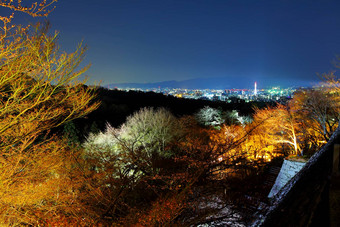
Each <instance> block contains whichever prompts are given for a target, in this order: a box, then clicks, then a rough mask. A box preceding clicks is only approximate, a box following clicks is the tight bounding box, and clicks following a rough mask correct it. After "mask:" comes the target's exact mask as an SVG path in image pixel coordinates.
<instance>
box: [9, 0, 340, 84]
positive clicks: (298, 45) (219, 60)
mask: <svg viewBox="0 0 340 227" xmlns="http://www.w3.org/2000/svg"><path fill="white" fill-rule="evenodd" d="M339 12H340V1H338V0H327V1H326V0H315V1H304V0H302V1H296V0H285V1H283V0H277V1H272V0H262V1H261V0H259V1H253V0H242V1H239V0H212V1H204V0H186V1H179V0H166V1H156V0H146V1H136V0H114V1H105V0H102V1H98V2H95V3H94V1H90V0H65V1H59V2H57V3H56V9H55V10H54V11H53V12H52V13H51V14H50V15H49V17H48V18H47V19H48V20H49V21H50V22H51V24H52V29H56V30H58V31H59V32H60V38H59V40H60V44H61V49H62V50H65V51H67V52H71V51H72V50H75V48H76V45H77V43H79V42H80V41H81V40H83V41H84V43H85V44H87V45H88V47H89V49H88V51H87V55H86V59H85V61H84V64H86V63H89V62H90V63H92V67H91V68H90V70H89V71H88V72H87V74H88V75H89V76H90V83H93V82H94V81H100V80H101V81H102V84H103V85H105V84H111V83H126V82H130V83H131V82H136V83H150V82H159V81H170V80H176V81H182V80H190V79H195V78H226V79H229V81H230V82H231V83H239V82H240V81H244V82H248V81H251V84H253V83H254V81H257V82H258V85H259V86H260V84H264V83H269V82H270V83H272V84H273V85H278V84H279V85H281V86H292V85H294V84H305V85H308V84H310V83H313V82H314V81H317V80H318V77H317V75H316V73H320V74H322V73H325V72H329V71H331V70H335V68H334V67H333V65H332V61H333V60H334V59H335V57H336V55H337V54H340V29H339V28H340V14H339ZM34 20H36V19H32V18H30V17H29V16H25V15H22V14H20V13H18V12H17V13H16V15H15V22H19V23H27V21H34Z"/></svg>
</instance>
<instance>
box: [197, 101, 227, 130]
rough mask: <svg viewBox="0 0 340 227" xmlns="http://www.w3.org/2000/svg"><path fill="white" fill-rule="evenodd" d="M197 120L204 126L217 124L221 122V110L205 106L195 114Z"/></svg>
mask: <svg viewBox="0 0 340 227" xmlns="http://www.w3.org/2000/svg"><path fill="white" fill-rule="evenodd" d="M196 119H197V121H198V122H199V123H200V124H202V125H205V126H218V125H220V124H222V123H223V119H222V111H220V110H217V109H215V108H212V107H209V106H206V107H204V108H203V109H201V110H200V111H198V113H197V114H196Z"/></svg>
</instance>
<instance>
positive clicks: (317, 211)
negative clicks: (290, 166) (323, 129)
mask: <svg viewBox="0 0 340 227" xmlns="http://www.w3.org/2000/svg"><path fill="white" fill-rule="evenodd" d="M338 144H340V128H338V129H337V130H336V132H335V133H334V134H333V135H332V137H331V138H330V140H329V142H328V143H327V144H326V145H325V146H323V147H322V148H321V149H320V151H319V152H317V153H315V154H314V155H313V156H312V157H311V158H310V160H309V161H308V162H307V163H306V165H305V166H304V167H303V168H302V169H301V171H300V172H299V173H298V174H297V175H295V176H294V177H293V178H292V179H291V180H290V181H289V182H288V183H287V184H286V185H285V186H284V187H283V188H282V189H281V190H280V191H279V192H278V193H277V194H276V196H274V197H273V199H272V200H271V203H270V206H269V207H267V208H266V209H265V210H262V211H259V212H258V213H257V214H256V215H257V217H256V220H255V221H254V222H253V224H252V226H254V227H255V226H270V227H271V226H284V227H287V226H304V227H305V226H330V225H332V226H336V224H334V222H337V221H336V220H334V217H333V218H332V215H331V213H332V212H330V210H329V207H330V204H329V195H330V189H331V187H330V182H331V179H332V172H333V175H335V174H336V173H338V172H339V150H340V146H339V145H338ZM333 151H334V152H333ZM333 156H334V157H333ZM334 173H335V174H334ZM334 179H336V178H334ZM335 215H336V217H337V216H338V215H339V214H335ZM333 216H334V215H333ZM330 220H331V221H330ZM337 224H340V223H337Z"/></svg>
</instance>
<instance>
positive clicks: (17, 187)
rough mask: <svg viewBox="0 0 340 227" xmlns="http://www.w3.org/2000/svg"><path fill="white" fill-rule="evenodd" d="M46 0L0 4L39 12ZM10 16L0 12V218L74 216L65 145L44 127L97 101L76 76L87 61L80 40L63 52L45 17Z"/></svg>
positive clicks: (77, 206)
mask: <svg viewBox="0 0 340 227" xmlns="http://www.w3.org/2000/svg"><path fill="white" fill-rule="evenodd" d="M53 2H55V1H49V2H47V1H41V2H33V4H32V6H31V7H24V6H23V5H22V4H23V2H22V1H1V2H0V6H4V7H7V8H11V9H13V10H17V11H22V12H25V13H28V14H30V15H32V16H44V15H47V14H48V13H49V12H50V11H49V10H48V8H49V7H50V6H51V4H52V3H53ZM11 18H13V15H11V16H9V17H1V18H0V20H2V21H3V22H4V27H3V29H2V31H1V34H0V37H1V39H0V151H1V158H0V184H1V187H0V195H1V196H0V201H1V202H0V222H1V223H2V224H4V225H48V224H53V222H54V223H58V222H60V220H64V219H65V220H64V221H62V222H65V223H69V224H72V223H73V224H75V222H77V221H79V220H77V219H78V218H77V215H79V212H80V210H81V207H82V205H81V203H79V200H78V195H77V193H75V190H76V188H77V185H76V184H75V181H72V180H71V175H70V172H71V169H72V166H73V164H72V163H73V161H72V152H70V151H68V149H67V147H66V146H65V144H64V143H63V142H62V141H61V140H60V139H58V138H56V137H55V136H51V135H48V134H46V133H47V132H48V131H50V130H51V129H52V128H54V127H57V126H60V125H62V124H64V123H65V122H68V121H70V120H72V119H74V118H78V117H82V116H85V115H86V114H87V113H89V112H91V111H92V110H94V109H95V108H96V107H97V106H98V105H97V104H96V103H93V102H92V99H93V92H91V91H90V90H89V89H87V88H86V87H85V86H84V85H83V84H84V82H85V81H78V78H79V76H80V75H81V74H82V73H84V72H85V71H86V69H87V68H88V67H85V68H83V69H78V66H79V64H80V62H81V61H82V59H83V55H84V51H85V48H82V47H81V45H79V47H78V48H77V50H76V51H75V52H73V53H71V54H67V53H63V52H61V51H59V47H58V45H57V42H56V40H57V36H58V33H54V34H50V33H48V25H39V24H38V25H37V26H36V27H34V28H29V27H26V28H22V27H20V26H10V25H9V23H10V20H11ZM77 212H78V213H77ZM73 219H74V220H73Z"/></svg>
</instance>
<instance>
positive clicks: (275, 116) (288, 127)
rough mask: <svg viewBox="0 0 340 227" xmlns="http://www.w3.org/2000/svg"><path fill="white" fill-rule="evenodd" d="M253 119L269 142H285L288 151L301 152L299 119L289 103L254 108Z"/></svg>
mask: <svg viewBox="0 0 340 227" xmlns="http://www.w3.org/2000/svg"><path fill="white" fill-rule="evenodd" d="M254 121H255V122H258V124H260V127H259V128H260V130H262V132H264V133H265V134H266V137H265V138H266V139H267V140H268V141H269V143H273V144H287V145H288V146H290V147H291V151H290V153H292V154H301V146H300V141H301V138H302V136H303V134H302V132H301V127H300V125H301V121H300V120H299V119H298V118H297V114H296V112H294V111H293V110H292V109H291V108H290V106H289V105H288V106H284V105H280V104H278V105H277V106H276V107H273V108H266V109H262V110H256V113H255V115H254Z"/></svg>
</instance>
